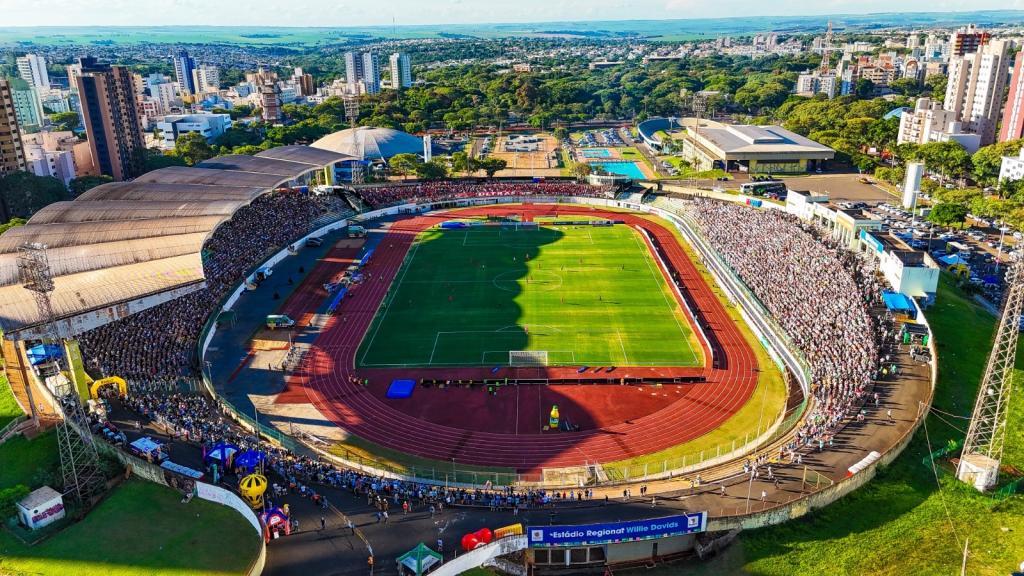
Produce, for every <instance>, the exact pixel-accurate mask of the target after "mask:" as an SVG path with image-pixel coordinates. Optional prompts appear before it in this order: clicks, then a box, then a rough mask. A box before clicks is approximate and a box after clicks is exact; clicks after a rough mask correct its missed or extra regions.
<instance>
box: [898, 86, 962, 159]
mask: <svg viewBox="0 0 1024 576" xmlns="http://www.w3.org/2000/svg"><path fill="white" fill-rule="evenodd" d="M958 117H959V116H958V115H957V114H956V113H955V112H952V111H949V110H946V109H944V108H943V106H942V104H941V103H940V102H937V101H935V100H932V99H931V98H918V99H917V103H916V104H915V106H914V109H913V110H907V111H905V112H903V114H902V115H900V129H899V132H898V133H897V135H896V142H897V143H898V144H927V143H929V142H947V141H954V142H959V143H960V145H962V146H963V147H964V148H966V149H967V151H968V152H971V153H974V152H976V151H977V150H978V148H979V147H980V146H981V137H980V136H979V135H978V134H970V133H967V132H965V131H964V130H963V126H962V124H961V122H959V121H958V120H957V118H958Z"/></svg>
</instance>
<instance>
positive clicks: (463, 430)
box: [278, 205, 758, 471]
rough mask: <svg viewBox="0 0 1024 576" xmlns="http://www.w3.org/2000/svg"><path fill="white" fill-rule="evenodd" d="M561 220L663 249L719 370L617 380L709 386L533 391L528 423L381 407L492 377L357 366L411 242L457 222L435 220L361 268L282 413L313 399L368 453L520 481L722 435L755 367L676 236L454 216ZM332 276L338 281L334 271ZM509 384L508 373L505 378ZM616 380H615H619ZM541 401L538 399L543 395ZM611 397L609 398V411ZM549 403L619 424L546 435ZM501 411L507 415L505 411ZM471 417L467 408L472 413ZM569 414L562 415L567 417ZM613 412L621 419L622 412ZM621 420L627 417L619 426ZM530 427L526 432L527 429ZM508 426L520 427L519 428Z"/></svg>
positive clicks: (409, 406) (559, 373) (440, 409)
mask: <svg viewBox="0 0 1024 576" xmlns="http://www.w3.org/2000/svg"><path fill="white" fill-rule="evenodd" d="M556 211H557V213H558V214H559V215H573V214H577V215H591V216H602V217H606V218H610V219H611V218H614V219H617V220H624V221H625V222H626V223H627V224H628V225H631V226H640V227H642V228H644V229H645V230H646V231H647V232H648V233H649V234H650V235H651V237H652V238H654V239H655V241H656V242H657V243H658V244H659V245H660V246H661V247H662V250H663V253H664V256H665V258H666V260H667V263H668V266H669V267H670V268H671V269H672V270H673V271H674V272H675V273H676V274H677V275H678V277H679V278H680V279H681V280H682V283H683V286H684V287H685V290H686V292H687V293H688V295H689V300H690V303H691V305H692V306H693V308H694V313H695V314H696V315H697V316H698V317H700V318H701V319H703V323H704V326H705V329H706V330H707V331H708V332H709V333H710V338H711V340H712V345H713V346H714V347H715V355H716V358H718V362H716V366H710V365H708V366H705V367H703V368H672V367H663V368H657V367H654V368H622V369H620V370H621V371H622V373H621V375H622V376H626V375H629V376H641V375H657V376H661V377H668V376H673V375H693V374H702V375H704V376H705V378H706V381H705V382H702V383H696V384H684V385H677V386H673V387H665V388H666V389H667V390H668V391H669V392H672V393H671V394H669V393H666V394H665V395H664V396H663V397H662V398H660V399H657V401H656V402H653V403H652V402H650V401H646V400H645V401H641V400H639V395H638V394H637V392H638V390H650V389H653V388H652V387H633V386H629V387H619V386H614V385H585V386H576V385H559V386H546V387H545V386H529V387H528V388H531V389H537V390H529V391H524V393H526V394H531V393H532V394H535V395H539V394H548V396H545V397H541V396H534V397H537V398H538V410H535V411H533V412H532V413H529V415H528V416H526V417H523V415H521V414H520V413H519V409H518V407H519V404H520V403H519V402H515V403H514V405H515V406H516V407H517V408H516V413H514V414H513V413H500V409H498V410H499V413H495V409H494V408H493V407H492V406H490V403H488V402H487V401H486V398H488V397H487V396H486V394H485V393H483V392H482V391H480V389H479V388H478V389H476V390H475V391H468V390H463V389H447V390H438V389H423V388H418V389H417V390H416V392H415V393H414V395H413V399H412V400H414V402H413V401H408V400H407V401H398V402H399V403H401V402H405V409H403V408H401V407H399V406H398V405H396V401H394V400H386V399H384V398H383V390H385V389H386V386H387V384H388V383H390V381H391V380H392V379H395V378H413V379H419V378H429V377H437V378H451V379H459V378H463V379H466V378H484V377H488V378H493V377H494V376H493V375H491V373H490V369H488V368H468V369H441V368H415V369H404V368H402V369H359V370H356V369H355V355H356V352H357V350H358V348H359V345H360V342H361V341H362V338H363V337H364V334H366V332H367V330H368V328H369V326H370V324H371V322H372V321H373V317H374V315H375V313H376V311H377V310H378V308H379V306H380V303H381V302H382V300H383V299H384V297H385V296H386V294H387V291H388V288H389V287H390V286H391V283H392V281H393V280H394V278H395V276H396V275H397V273H398V271H399V269H400V267H401V264H402V261H403V259H404V258H405V256H406V253H407V252H408V250H409V248H410V246H411V245H412V243H413V241H414V240H415V238H416V236H417V235H418V234H419V233H420V232H422V231H423V230H426V229H427V228H429V227H431V226H433V225H435V224H437V223H438V222H440V221H443V220H445V219H448V218H450V215H447V214H431V215H427V216H418V217H414V218H409V219H406V220H401V221H398V222H395V223H393V224H392V225H391V227H390V229H389V230H388V232H387V233H386V236H385V237H384V238H383V239H382V240H381V242H380V243H379V245H378V247H377V249H376V251H375V253H374V257H373V259H372V260H371V261H370V263H369V264H368V266H367V267H366V268H365V270H366V272H367V273H368V274H369V279H368V280H367V281H366V282H364V283H363V284H361V285H360V286H358V287H357V288H355V289H354V290H353V296H352V298H350V299H347V300H346V301H345V303H344V304H342V306H341V307H340V308H339V310H338V311H337V313H336V314H335V315H334V316H333V317H331V319H330V320H329V321H328V323H327V325H326V326H325V327H324V329H323V331H322V332H321V334H320V336H319V338H318V339H317V341H316V343H315V346H314V349H313V351H312V352H311V353H310V355H309V361H308V362H307V363H306V365H305V367H304V369H303V371H301V372H300V373H297V374H295V375H293V376H291V377H290V378H289V379H288V383H287V384H288V389H287V391H286V393H285V394H282V395H281V397H280V398H279V399H278V401H279V402H295V401H297V400H298V398H297V397H296V396H298V395H299V394H298V393H299V391H300V390H301V391H302V392H303V393H304V396H305V397H306V399H308V401H310V402H311V403H312V404H313V405H314V406H315V407H316V408H317V409H318V410H319V411H320V412H321V413H322V414H323V415H324V416H325V417H326V418H328V419H330V420H331V421H333V422H334V423H335V424H336V425H338V426H339V427H341V428H343V429H345V430H346V431H348V432H350V433H352V434H354V435H356V436H358V437H360V438H363V439H365V440H368V441H370V442H373V443H376V444H379V445H382V446H386V447H388V448H392V449H396V450H399V451H402V452H407V453H410V454H415V455H417V456H422V457H426V458H432V459H437V460H442V461H446V462H448V461H452V460H453V459H454V460H455V461H456V462H458V463H462V464H472V465H480V466H500V467H510V468H515V469H517V470H519V471H533V470H537V469H539V468H543V467H564V466H577V465H583V464H584V463H586V462H590V463H594V462H610V461H615V460H622V459H626V458H630V457H634V456H638V455H642V454H647V453H651V452H656V451H658V450H663V449H666V448H669V447H671V446H674V445H677V444H681V443H684V442H687V441H689V440H693V439H695V438H697V437H699V436H701V435H703V434H706V433H708V432H711V431H712V430H714V429H715V428H717V427H719V426H721V425H722V423H724V422H725V421H726V420H727V419H728V418H729V417H730V416H732V415H733V414H735V413H736V412H737V411H738V410H739V409H740V408H741V407H742V406H743V405H744V404H745V403H746V402H747V401H748V399H749V398H750V396H751V394H752V393H753V391H754V388H755V386H756V384H757V370H758V366H757V359H756V357H755V355H754V353H753V350H751V348H750V345H749V343H748V342H747V340H746V339H745V338H744V337H743V335H742V333H741V332H740V331H739V329H738V328H737V326H736V325H735V322H734V321H733V320H732V319H731V318H730V317H729V315H728V313H727V312H726V310H725V308H724V307H723V305H722V303H721V302H720V301H719V299H718V298H717V297H716V296H715V294H714V293H713V292H712V289H711V287H710V286H708V284H707V283H706V282H705V281H704V279H703V278H702V277H701V276H700V274H699V272H698V271H697V269H696V267H695V266H694V264H693V262H691V261H690V258H689V257H688V256H687V254H686V253H685V252H684V250H683V248H682V247H681V246H680V245H679V242H678V240H677V239H676V237H675V236H674V235H673V234H672V232H671V231H669V230H668V229H666V228H665V227H663V226H661V225H660V224H657V223H655V222H652V221H650V220H647V219H645V218H642V217H640V216H637V215H633V214H624V213H620V212H607V211H602V210H599V209H591V208H584V207H566V206H564V205H558V206H555V205H529V206H516V207H512V206H505V207H502V206H487V207H481V208H471V209H463V210H459V211H458V212H459V214H460V215H463V216H465V215H486V214H499V213H503V212H504V213H509V214H513V213H514V214H520V215H522V214H524V213H529V214H528V215H530V216H540V215H550V214H553V213H555V212H556ZM346 255H347V254H346ZM332 265H333V266H336V267H337V269H334V268H330V267H331V266H332ZM344 266H347V259H336V262H335V263H334V264H332V263H330V262H326V263H322V264H320V265H319V266H318V269H317V270H315V271H314V273H312V274H310V278H307V280H306V281H304V282H303V284H302V285H301V286H300V287H299V289H298V293H297V294H296V295H295V296H293V297H292V298H291V299H290V300H289V302H288V303H287V305H286V307H285V310H284V311H283V312H284V313H287V314H289V315H291V316H292V317H293V318H298V317H303V314H308V312H309V311H310V310H313V309H315V308H316V306H317V305H318V304H319V303H320V302H321V301H322V300H323V297H324V295H323V290H322V287H321V286H320V284H322V282H320V283H317V282H319V279H322V278H323V277H326V276H330V275H332V274H333V273H335V272H336V271H340V270H342V269H344ZM324 267H326V268H325V269H323V270H321V269H320V268H324ZM693 321H694V319H692V318H691V322H693ZM704 348H705V350H704V357H705V359H707V358H708V357H709V354H708V352H709V351H708V350H707V349H706V346H704ZM706 364H710V362H706ZM522 370H523V372H522V375H523V376H526V375H530V376H534V375H539V374H538V373H545V374H547V375H548V376H549V377H559V378H571V377H576V376H578V375H577V373H576V369H575V368H571V367H570V368H554V367H551V368H530V369H522ZM528 371H529V372H528ZM505 374H506V372H505V371H503V372H502V373H501V375H505ZM613 375H615V376H619V375H620V374H619V371H618V370H617V371H616V372H614V373H613ZM352 377H358V378H369V379H370V380H371V386H369V387H364V386H362V385H361V384H359V383H353V381H352ZM516 388H517V390H516V392H515V394H517V395H518V394H520V392H519V390H518V389H522V388H527V386H519V387H516ZM541 389H543V391H538V390H541ZM507 390H508V389H503V390H502V391H501V392H500V394H511V393H508V392H507ZM468 394H473V398H475V399H476V400H474V401H475V402H476V404H472V403H471V401H470V400H468V399H467V396H466V395H468ZM609 394H612V395H614V398H612V399H611V401H609V396H608V395H609ZM545 398H562V400H561V401H562V402H565V401H569V402H570V405H571V406H574V407H578V408H579V409H580V410H582V411H584V412H590V413H595V414H600V413H602V412H601V411H602V410H605V411H608V412H613V413H616V414H619V417H616V418H612V419H608V418H595V419H594V420H593V422H594V424H595V426H594V427H593V428H589V429H587V428H585V429H584V430H582V431H580V432H541V431H540V430H539V423H537V422H535V421H534V418H535V417H537V416H538V414H541V415H540V418H544V417H546V414H543V413H542V412H541V411H542V410H546V409H547V408H548V407H550V404H548V405H547V406H544V405H543V403H544V402H546V401H548V400H545ZM480 399H484V400H480ZM555 403H557V401H556V402H555ZM496 404H498V405H500V406H509V405H511V404H509V403H507V402H506V403H504V404H500V403H496ZM530 404H532V401H531V402H530ZM591 404H592V405H591ZM620 405H621V406H620ZM632 405H639V408H637V409H630V406H632ZM424 406H428V407H430V409H431V411H432V412H434V413H440V414H441V416H439V417H434V418H430V417H417V416H415V415H413V414H414V413H419V414H421V415H422V414H423V407H424ZM469 406H472V407H470V408H468V409H467V407H469ZM562 406H563V405H562V404H559V407H560V408H562ZM483 407H489V409H484V408H483ZM617 407H618V408H622V409H621V410H618V411H616V408H617ZM417 411H418V412H417ZM505 412H508V410H506V411H505ZM564 413H565V411H564V410H563V414H564ZM623 414H625V415H627V416H628V417H623V416H622V415H623ZM523 419H525V422H524V423H521V422H520V420H523ZM512 421H515V425H514V426H513V425H512V424H511V422H512ZM573 421H574V422H580V421H582V422H584V423H585V422H587V420H586V418H574V419H573Z"/></svg>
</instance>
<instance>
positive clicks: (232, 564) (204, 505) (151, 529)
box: [0, 480, 259, 576]
mask: <svg viewBox="0 0 1024 576" xmlns="http://www.w3.org/2000/svg"><path fill="white" fill-rule="evenodd" d="M258 546H259V538H258V537H257V535H256V533H255V531H254V530H253V528H252V526H251V525H250V524H249V523H248V522H247V521H246V520H245V519H244V518H242V516H241V515H239V514H238V513H237V512H235V511H234V510H232V509H231V508H228V507H226V506H221V505H219V504H214V503H212V502H206V501H204V500H200V499H198V498H195V499H193V500H192V502H190V503H188V504H182V503H181V495H180V494H179V493H178V492H176V491H174V490H171V489H170V488H166V487H164V486H160V485H157V484H153V483H151V482H146V481H144V480H130V481H128V482H126V483H125V484H123V485H122V486H120V487H119V488H117V489H116V490H115V491H114V493H113V494H111V495H110V496H109V497H108V498H107V499H106V500H104V501H103V502H102V503H101V504H100V505H99V506H98V507H97V508H96V509H95V510H93V511H92V512H91V513H90V514H89V515H88V516H86V517H85V519H84V520H82V521H81V522H78V523H76V524H72V525H70V526H68V527H67V528H65V529H64V530H62V531H60V532H59V533H57V534H56V535H54V536H52V537H50V538H49V539H47V540H44V541H43V542H41V543H40V544H37V545H36V546H32V547H27V546H24V545H23V544H22V543H21V542H20V541H19V540H16V539H15V538H14V537H13V536H12V535H11V534H10V533H8V532H7V531H6V530H0V574H4V575H11V576H21V575H30V574H31V575H54V576H56V575H65V574H67V575H71V574H74V575H75V576H136V575H139V574H146V575H157V576H162V575H172V574H173V575H179V574H180V575H184V574H190V575H191V574H196V575H208V574H209V575H212V574H239V573H242V572H244V571H245V570H246V569H247V568H248V567H249V564H250V563H251V561H252V560H253V559H254V558H255V555H256V551H257V549H258Z"/></svg>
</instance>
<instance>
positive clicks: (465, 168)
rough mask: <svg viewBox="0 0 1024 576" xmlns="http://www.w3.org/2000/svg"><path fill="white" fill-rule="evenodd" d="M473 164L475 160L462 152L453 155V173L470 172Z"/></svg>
mask: <svg viewBox="0 0 1024 576" xmlns="http://www.w3.org/2000/svg"><path fill="white" fill-rule="evenodd" d="M472 164H473V160H472V158H470V157H469V154H466V153H465V152H463V151H461V150H460V151H458V152H454V153H452V172H463V173H465V172H469V171H470V170H469V168H470V166H471V165H472Z"/></svg>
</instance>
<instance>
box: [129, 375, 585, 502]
mask: <svg viewBox="0 0 1024 576" xmlns="http://www.w3.org/2000/svg"><path fill="white" fill-rule="evenodd" d="M121 405H122V406H123V407H124V408H126V409H127V410H129V411H131V412H132V413H134V414H137V415H138V416H139V419H140V421H141V420H142V419H145V420H147V421H156V422H158V423H160V424H161V425H162V426H163V427H164V428H165V429H167V430H168V432H169V434H170V436H172V437H173V438H174V439H176V440H180V441H183V442H190V443H193V444H198V445H200V446H203V447H205V448H207V449H209V448H211V447H212V446H214V445H216V444H217V443H219V442H226V443H228V444H234V445H236V446H238V447H239V448H240V449H241V450H242V451H246V450H256V449H258V450H260V451H262V452H263V453H265V454H266V455H267V459H266V463H267V465H268V467H269V469H270V470H271V471H273V473H274V476H275V477H276V479H275V482H274V484H276V488H275V489H274V490H273V493H275V494H276V495H278V496H283V495H285V494H296V495H300V496H303V497H308V498H311V499H313V500H314V501H320V500H321V499H322V498H323V490H322V487H324V486H327V487H331V488H335V489H340V490H346V491H349V492H351V493H352V494H356V495H360V496H365V497H366V499H367V503H368V504H374V505H375V506H377V507H378V508H379V509H383V510H387V509H388V508H389V507H391V506H392V505H393V506H395V508H396V509H397V508H401V509H403V510H409V511H416V510H420V511H422V510H426V509H434V510H438V511H439V510H442V509H443V508H444V507H446V506H477V507H488V508H492V509H512V510H520V509H526V508H538V507H548V506H551V505H554V504H557V503H569V502H583V501H589V500H592V499H593V491H592V490H589V489H579V490H566V491H557V492H555V491H549V490H515V489H512V488H502V489H497V488H496V489H491V490H487V489H466V488H456V487H446V486H442V485H437V484H426V483H420V482H408V481H402V480H395V479H391V478H384V477H381V476H374V475H370V474H365V473H362V472H358V471H355V470H347V469H342V468H339V467H337V466H335V465H334V464H332V463H331V462H329V461H326V460H323V459H321V458H314V457H310V456H305V455H297V454H295V453H293V452H291V451H289V450H287V449H284V448H279V447H275V446H272V445H270V444H268V443H267V442H262V443H259V444H257V439H256V437H255V436H254V435H252V434H250V433H249V432H248V431H247V430H245V429H243V428H241V427H240V426H238V425H237V424H236V423H235V422H234V421H233V420H231V419H230V418H228V417H226V416H225V413H224V412H223V411H222V409H221V406H220V405H219V404H218V403H217V402H216V401H215V400H211V399H209V398H207V397H206V396H203V395H200V394H184V393H170V394H169V393H162V392H148V393H146V392H133V393H132V394H130V395H129V396H127V397H123V398H122V400H121Z"/></svg>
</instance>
